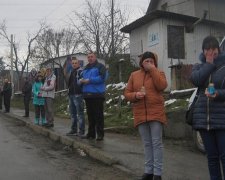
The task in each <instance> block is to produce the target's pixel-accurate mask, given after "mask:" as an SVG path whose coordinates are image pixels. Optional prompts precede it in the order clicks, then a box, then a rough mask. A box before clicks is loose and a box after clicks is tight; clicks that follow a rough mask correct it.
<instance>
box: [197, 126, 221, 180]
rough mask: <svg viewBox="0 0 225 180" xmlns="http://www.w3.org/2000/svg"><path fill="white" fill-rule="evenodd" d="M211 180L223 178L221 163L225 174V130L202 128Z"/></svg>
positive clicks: (201, 132) (201, 133)
mask: <svg viewBox="0 0 225 180" xmlns="http://www.w3.org/2000/svg"><path fill="white" fill-rule="evenodd" d="M199 132H200V135H201V137H202V140H203V143H204V146H205V150H206V155H207V159H208V168H209V173H210V179H211V180H222V179H223V178H222V173H221V167H220V163H221V165H222V170H223V174H224V175H225V130H210V131H207V130H200V131H199Z"/></svg>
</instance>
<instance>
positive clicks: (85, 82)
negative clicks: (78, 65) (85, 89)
mask: <svg viewBox="0 0 225 180" xmlns="http://www.w3.org/2000/svg"><path fill="white" fill-rule="evenodd" d="M89 82H90V80H89V79H81V80H80V83H81V84H88V83H89Z"/></svg>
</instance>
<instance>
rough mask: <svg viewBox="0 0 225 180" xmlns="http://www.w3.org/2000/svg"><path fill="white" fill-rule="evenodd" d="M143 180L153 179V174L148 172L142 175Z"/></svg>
mask: <svg viewBox="0 0 225 180" xmlns="http://www.w3.org/2000/svg"><path fill="white" fill-rule="evenodd" d="M141 180H153V174H147V173H145V174H144V175H143V176H142V178H141Z"/></svg>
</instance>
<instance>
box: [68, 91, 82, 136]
mask: <svg viewBox="0 0 225 180" xmlns="http://www.w3.org/2000/svg"><path fill="white" fill-rule="evenodd" d="M69 103H70V104H69V105H70V116H71V120H72V126H71V129H72V130H74V131H75V132H77V123H78V124H79V134H80V135H83V134H84V133H85V120H84V100H83V96H82V95H69Z"/></svg>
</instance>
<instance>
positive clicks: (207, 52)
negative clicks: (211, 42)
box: [204, 48, 219, 59]
mask: <svg viewBox="0 0 225 180" xmlns="http://www.w3.org/2000/svg"><path fill="white" fill-rule="evenodd" d="M204 55H205V56H206V57H207V56H209V55H211V56H213V59H216V58H217V57H218V55H219V49H218V48H215V49H212V48H210V49H204Z"/></svg>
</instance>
